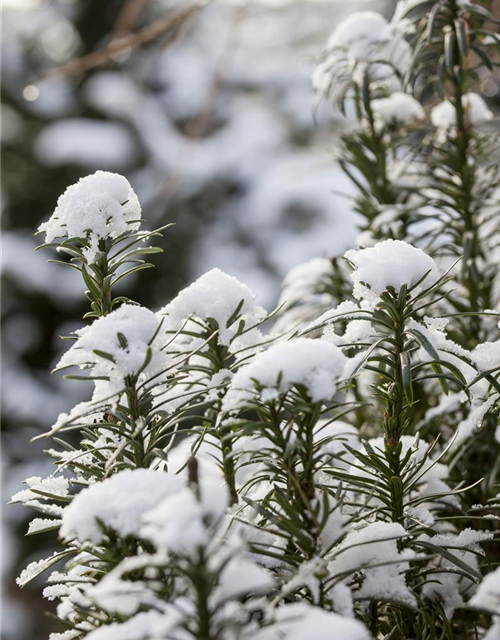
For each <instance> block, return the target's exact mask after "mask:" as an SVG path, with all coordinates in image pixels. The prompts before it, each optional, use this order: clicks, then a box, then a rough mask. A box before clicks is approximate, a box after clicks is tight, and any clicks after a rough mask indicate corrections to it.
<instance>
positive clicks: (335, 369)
mask: <svg viewBox="0 0 500 640" xmlns="http://www.w3.org/2000/svg"><path fill="white" fill-rule="evenodd" d="M346 362H347V358H346V357H345V356H344V354H343V353H342V351H341V350H340V349H339V348H338V347H336V346H335V345H333V344H330V343H328V342H326V341H324V340H312V339H309V338H298V339H296V340H291V341H290V342H284V343H281V344H277V345H274V346H272V347H270V348H269V349H268V350H267V351H265V352H263V353H260V354H258V355H257V356H256V357H255V359H254V360H253V362H252V363H251V364H248V365H246V366H244V367H242V368H241V369H239V371H238V372H237V373H236V375H235V376H234V378H233V379H232V381H231V385H230V387H229V391H228V393H227V395H226V397H225V398H224V401H223V408H224V410H225V411H233V410H235V409H238V408H241V407H244V406H249V405H250V404H252V402H253V401H256V400H257V398H258V395H259V393H260V398H261V400H262V401H263V402H265V401H266V399H273V398H277V397H278V396H279V395H280V394H285V393H287V392H288V391H290V390H291V389H292V388H293V387H295V386H297V385H303V386H304V387H305V388H306V391H307V393H308V394H309V396H310V398H311V400H312V401H313V402H321V401H327V400H331V399H332V398H333V396H334V395H335V392H336V390H337V381H338V379H339V378H340V377H341V376H342V373H343V369H344V365H345V363H346ZM257 388H260V392H258V391H257Z"/></svg>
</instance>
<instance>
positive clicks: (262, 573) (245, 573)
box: [215, 555, 275, 602]
mask: <svg viewBox="0 0 500 640" xmlns="http://www.w3.org/2000/svg"><path fill="white" fill-rule="evenodd" d="M274 585H275V580H274V578H273V577H272V574H271V573H270V572H269V571H268V570H267V569H264V567H261V566H259V565H258V564H256V563H255V562H254V561H253V560H250V559H249V558H245V557H242V556H241V555H236V556H234V558H232V559H231V560H230V561H229V562H228V563H227V565H226V566H225V567H224V569H223V570H222V573H221V575H220V581H219V586H218V588H217V592H216V594H215V600H216V601H217V602H224V601H226V600H232V599H236V598H239V597H241V596H244V595H248V594H249V593H264V592H267V591H270V589H272V587H273V586H274Z"/></svg>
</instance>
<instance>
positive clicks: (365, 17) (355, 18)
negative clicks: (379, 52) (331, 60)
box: [327, 11, 389, 60]
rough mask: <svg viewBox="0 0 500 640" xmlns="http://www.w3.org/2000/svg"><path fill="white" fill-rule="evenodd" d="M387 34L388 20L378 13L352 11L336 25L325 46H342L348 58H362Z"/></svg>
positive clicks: (367, 55)
mask: <svg viewBox="0 0 500 640" xmlns="http://www.w3.org/2000/svg"><path fill="white" fill-rule="evenodd" d="M388 34H389V31H388V22H387V20H386V19H385V18H384V17H383V16H382V15H381V14H380V13H376V12H375V11H363V12H360V13H353V14H351V15H350V16H349V17H347V18H345V20H342V22H341V23H340V24H339V25H338V26H337V28H336V29H335V31H334V32H333V33H332V35H331V36H330V39H329V40H328V44H327V48H328V49H336V48H342V49H344V50H345V51H346V55H347V56H348V57H349V58H353V59H355V60H364V59H366V58H368V57H369V55H370V54H371V53H373V45H374V44H379V43H381V42H384V41H385V40H386V39H387V37H388Z"/></svg>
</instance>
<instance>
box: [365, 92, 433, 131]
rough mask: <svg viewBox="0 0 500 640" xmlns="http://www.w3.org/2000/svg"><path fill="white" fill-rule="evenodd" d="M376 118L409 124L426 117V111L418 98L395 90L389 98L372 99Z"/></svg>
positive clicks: (386, 121)
mask: <svg viewBox="0 0 500 640" xmlns="http://www.w3.org/2000/svg"><path fill="white" fill-rule="evenodd" d="M371 108H372V111H373V115H374V116H375V119H376V120H378V121H379V122H381V123H384V124H392V123H398V124H408V123H410V122H412V121H413V120H422V119H423V118H425V111H424V109H423V107H422V105H421V104H420V102H419V101H418V100H415V98H414V97H413V96H411V95H410V94H408V93H403V92H402V91H395V92H394V93H393V94H391V95H390V96H389V97H388V98H379V99H378V100H372V102H371Z"/></svg>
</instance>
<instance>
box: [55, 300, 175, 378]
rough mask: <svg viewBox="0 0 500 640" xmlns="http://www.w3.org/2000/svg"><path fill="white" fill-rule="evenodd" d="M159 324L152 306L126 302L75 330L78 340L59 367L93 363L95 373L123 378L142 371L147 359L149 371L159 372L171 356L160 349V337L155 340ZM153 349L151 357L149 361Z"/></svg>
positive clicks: (85, 365)
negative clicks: (147, 307)
mask: <svg viewBox="0 0 500 640" xmlns="http://www.w3.org/2000/svg"><path fill="white" fill-rule="evenodd" d="M159 326H160V325H159V320H158V318H157V317H156V315H155V314H154V313H153V312H152V311H150V310H149V309H146V308H145V307H140V306H138V305H132V304H124V305H122V306H121V307H119V308H118V309H116V310H115V311H112V312H111V313H110V314H108V315H107V316H103V317H101V318H98V319H97V320H95V321H94V322H93V323H92V324H91V325H89V326H87V327H83V328H82V329H78V330H77V331H76V332H75V333H76V335H77V336H78V339H77V341H76V342H75V344H74V345H73V346H72V347H71V348H70V349H69V350H68V351H67V352H66V353H65V354H64V355H63V356H62V358H61V359H60V361H59V363H58V365H57V369H63V368H66V367H71V366H75V365H77V366H79V367H88V366H91V367H93V368H94V373H99V374H100V375H107V376H109V378H110V379H111V380H117V381H121V382H123V380H124V379H125V378H126V377H127V376H132V375H135V374H137V373H139V371H140V370H141V369H142V368H143V367H144V365H145V364H146V363H147V371H148V373H157V372H159V371H160V370H161V369H162V367H163V366H164V365H165V363H166V358H167V356H165V355H164V354H163V352H161V351H160V346H159V343H158V341H155V340H154V338H155V337H156V333H157V332H158V330H159ZM149 350H151V358H150V360H149V362H147V359H148V358H149V356H148V352H149ZM96 351H97V352H98V353H96ZM101 354H106V355H101ZM106 356H108V357H106Z"/></svg>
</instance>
